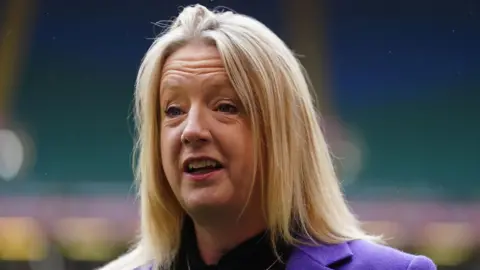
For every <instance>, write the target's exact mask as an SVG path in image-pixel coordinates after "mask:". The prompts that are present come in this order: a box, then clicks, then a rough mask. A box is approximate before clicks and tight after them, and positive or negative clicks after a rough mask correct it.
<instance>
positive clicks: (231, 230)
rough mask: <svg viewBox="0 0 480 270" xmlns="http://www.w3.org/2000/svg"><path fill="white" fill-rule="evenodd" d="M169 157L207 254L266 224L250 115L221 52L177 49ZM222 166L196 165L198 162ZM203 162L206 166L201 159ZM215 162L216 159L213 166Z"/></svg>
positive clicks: (168, 70)
mask: <svg viewBox="0 0 480 270" xmlns="http://www.w3.org/2000/svg"><path fill="white" fill-rule="evenodd" d="M159 91H160V107H161V111H162V118H161V158H162V166H163V170H164V172H165V176H166V178H167V180H168V182H169V184H170V187H171V188H172V190H173V192H174V194H175V196H176V197H177V199H178V200H179V202H180V204H181V205H182V206H183V208H184V209H185V211H186V212H187V213H188V215H189V216H190V217H191V218H192V220H193V221H194V224H195V233H196V237H197V242H198V248H199V250H200V255H201V256H202V258H203V260H204V262H205V263H206V264H216V263H217V262H218V261H219V260H220V258H221V257H222V255H224V254H225V253H226V252H228V251H229V250H231V249H233V248H234V247H235V246H237V245H238V244H240V243H241V242H243V241H245V240H247V239H248V238H250V237H252V236H254V235H256V234H258V233H259V232H261V231H263V230H264V229H265V227H266V225H265V220H264V218H263V215H262V212H261V205H260V201H261V198H260V197H261V196H260V192H259V189H258V188H257V185H254V186H253V190H252V194H251V197H250V199H249V195H250V190H251V189H252V185H253V184H254V181H253V174H254V168H253V149H252V147H253V146H252V145H253V141H252V133H251V129H250V126H249V121H248V118H247V116H246V114H245V112H244V110H243V107H242V104H241V102H240V101H239V99H238V96H237V94H236V92H235V90H234V89H233V87H232V85H231V83H230V81H229V79H228V76H227V73H226V70H225V67H224V65H223V62H222V60H221V58H220V54H219V52H218V50H217V49H216V48H215V47H214V46H212V45H206V44H205V43H201V42H195V43H190V44H187V45H186V46H183V47H181V48H180V49H178V50H176V51H175V52H174V53H172V54H171V55H170V56H169V57H168V58H167V59H166V62H165V64H164V66H163V68H162V77H161V83H160V90H159ZM208 160H210V161H214V162H216V163H215V164H217V166H215V168H206V169H205V170H195V171H190V170H189V169H191V168H194V167H188V164H193V163H192V162H200V163H198V164H200V165H198V166H206V165H205V162H204V163H201V162H202V161H208ZM201 164H203V165H201ZM212 166H213V165H212Z"/></svg>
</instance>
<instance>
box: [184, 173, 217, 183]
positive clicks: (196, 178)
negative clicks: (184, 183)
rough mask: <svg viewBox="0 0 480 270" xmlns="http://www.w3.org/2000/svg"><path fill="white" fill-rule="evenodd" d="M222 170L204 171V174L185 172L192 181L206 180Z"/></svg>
mask: <svg viewBox="0 0 480 270" xmlns="http://www.w3.org/2000/svg"><path fill="white" fill-rule="evenodd" d="M220 171H221V170H216V171H213V172H209V173H202V174H191V173H185V175H186V176H187V178H188V179H190V180H192V181H206V180H209V179H211V178H212V177H214V176H215V175H216V174H217V173H219V172H220Z"/></svg>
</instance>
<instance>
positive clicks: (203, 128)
mask: <svg viewBox="0 0 480 270" xmlns="http://www.w3.org/2000/svg"><path fill="white" fill-rule="evenodd" d="M185 121H186V123H185V127H184V129H183V132H182V135H181V138H180V139H181V141H182V143H183V144H184V145H189V146H192V147H198V146H201V145H202V144H205V143H206V142H209V141H210V139H211V134H210V131H209V129H208V127H207V123H206V122H207V120H206V116H205V115H202V112H201V110H199V109H196V108H191V109H190V111H189V112H188V115H187V119H186V120H185Z"/></svg>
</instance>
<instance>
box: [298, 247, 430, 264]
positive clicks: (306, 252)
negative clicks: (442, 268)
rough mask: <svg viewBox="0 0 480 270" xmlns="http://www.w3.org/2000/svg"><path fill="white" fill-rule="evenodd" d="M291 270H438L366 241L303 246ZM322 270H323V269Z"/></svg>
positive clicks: (423, 259)
mask: <svg viewBox="0 0 480 270" xmlns="http://www.w3.org/2000/svg"><path fill="white" fill-rule="evenodd" d="M289 264H291V266H292V269H295V268H296V267H297V268H298V266H300V267H302V266H303V265H304V264H309V265H312V264H313V265H318V266H319V267H318V268H319V269H324V267H325V266H326V267H330V266H333V265H334V266H336V267H337V268H334V269H342V270H353V269H355V270H363V269H365V270H366V269H368V270H383V269H389V270H435V269H436V266H435V264H434V263H433V261H432V260H430V259H429V258H427V257H425V256H419V255H413V254H409V253H406V252H403V251H400V250H398V249H394V248H392V247H388V246H384V245H381V244H377V243H374V242H371V241H367V240H353V241H348V242H344V243H339V244H323V245H318V246H301V247H299V248H298V249H297V251H296V252H294V254H292V258H291V262H289ZM322 267H323V268H322Z"/></svg>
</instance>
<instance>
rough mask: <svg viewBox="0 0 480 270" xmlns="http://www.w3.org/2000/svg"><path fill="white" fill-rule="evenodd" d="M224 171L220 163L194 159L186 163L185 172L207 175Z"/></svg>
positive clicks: (205, 159)
mask: <svg viewBox="0 0 480 270" xmlns="http://www.w3.org/2000/svg"><path fill="white" fill-rule="evenodd" d="M220 169H223V166H222V164H221V163H220V162H218V161H216V160H214V159H210V158H202V159H192V160H190V161H188V162H186V163H185V166H184V167H183V171H184V172H186V173H189V174H206V173H211V172H214V171H217V170H220Z"/></svg>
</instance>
